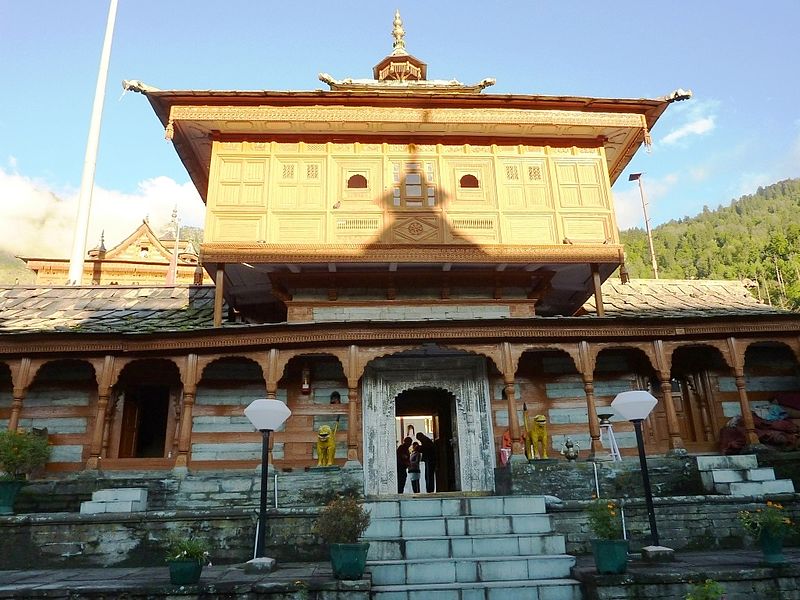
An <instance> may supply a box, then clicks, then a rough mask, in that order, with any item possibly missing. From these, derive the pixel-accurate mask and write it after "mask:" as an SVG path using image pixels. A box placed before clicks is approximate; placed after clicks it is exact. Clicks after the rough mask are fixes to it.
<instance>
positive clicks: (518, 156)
mask: <svg viewBox="0 0 800 600" xmlns="http://www.w3.org/2000/svg"><path fill="white" fill-rule="evenodd" d="M205 232H206V234H205V235H206V237H205V242H206V244H208V245H213V244H215V243H219V242H221V243H231V242H245V243H252V242H259V241H262V242H267V243H270V244H279V245H280V244H287V245H295V244H349V243H372V244H378V245H380V244H411V245H415V244H478V245H480V244H501V245H502V244H508V245H515V244H525V245H532V244H536V245H539V244H541V245H550V244H551V245H561V244H563V243H564V240H565V239H567V240H569V241H571V242H579V243H580V242H588V243H603V242H608V243H614V244H616V243H618V233H617V230H616V226H615V220H614V212H613V206H612V202H611V194H610V186H609V181H608V175H607V169H606V164H605V154H604V150H603V148H602V147H596V148H586V147H574V146H573V147H547V146H526V145H519V144H517V145H497V144H492V145H478V146H476V145H470V144H463V145H458V146H456V145H446V144H420V145H417V144H388V143H383V144H379V143H360V142H352V143H332V142H328V143H304V142H292V143H287V142H215V143H214V147H213V158H212V161H211V174H210V182H209V193H208V212H207V217H206V228H205Z"/></svg>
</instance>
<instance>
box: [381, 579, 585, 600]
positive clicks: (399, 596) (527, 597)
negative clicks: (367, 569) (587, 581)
mask: <svg viewBox="0 0 800 600" xmlns="http://www.w3.org/2000/svg"><path fill="white" fill-rule="evenodd" d="M370 594H371V598H372V599H373V600H582V598H583V596H582V595H581V588H580V583H578V582H577V581H575V580H574V579H540V580H537V581H502V582H493V581H485V582H476V583H465V584H461V585H453V584H425V585H387V586H376V585H373V586H372V588H371V589H370Z"/></svg>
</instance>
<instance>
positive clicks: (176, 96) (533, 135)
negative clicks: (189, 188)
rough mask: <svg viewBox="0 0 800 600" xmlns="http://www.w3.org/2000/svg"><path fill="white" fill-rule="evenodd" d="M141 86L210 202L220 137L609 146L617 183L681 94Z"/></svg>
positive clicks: (608, 156) (608, 150) (607, 154)
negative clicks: (213, 150)
mask: <svg viewBox="0 0 800 600" xmlns="http://www.w3.org/2000/svg"><path fill="white" fill-rule="evenodd" d="M136 89H137V90H139V91H142V93H144V94H145V95H146V96H147V98H148V100H149V101H150V103H151V105H152V106H153V109H154V110H155V112H156V115H157V116H158V118H159V119H160V120H161V122H162V124H163V125H164V127H165V129H166V131H167V135H168V137H170V138H171V139H172V141H173V143H174V144H175V149H176V151H177V152H178V155H179V156H180V158H181V160H182V161H183V163H184V165H185V167H186V169H187V170H188V172H189V174H190V176H191V178H192V180H193V181H194V183H195V185H196V186H197V189H198V191H199V192H200V195H201V197H203V199H205V198H206V195H207V191H208V173H209V166H210V161H211V144H212V140H214V139H229V140H262V141H265V140H272V139H281V138H287V137H288V138H291V139H296V140H308V139H312V138H314V139H316V140H317V141H319V140H320V139H328V140H330V139H334V138H335V139H337V140H340V139H344V140H347V139H353V140H358V139H370V140H373V141H374V140H387V139H390V138H391V137H392V136H406V137H408V136H414V137H415V138H417V139H419V138H420V136H428V139H431V140H432V139H437V140H440V141H446V140H447V139H454V138H458V139H461V140H463V139H474V140H476V141H477V140H480V141H481V143H484V144H485V143H500V142H502V141H503V140H513V143H522V141H523V140H524V141H526V142H527V143H530V144H539V145H541V144H543V143H544V144H551V145H555V144H559V143H560V144H562V145H570V144H573V145H579V146H580V145H594V146H598V145H602V146H603V147H604V148H605V152H606V157H607V160H608V165H609V176H610V179H611V182H612V183H613V182H614V181H615V180H616V178H617V177H619V175H620V174H621V173H622V171H623V170H624V168H625V166H626V165H627V164H628V162H629V161H630V160H631V158H632V157H633V154H634V153H635V152H636V150H637V149H638V148H639V146H640V145H641V144H642V143H643V142H645V141H646V140H647V139H649V131H650V130H651V129H652V128H653V126H654V125H655V123H656V121H657V120H658V118H659V117H660V116H661V114H663V112H664V111H665V110H666V108H667V106H668V105H669V104H670V102H671V101H672V100H670V99H603V98H586V97H572V96H532V95H510V94H509V95H500V94H480V93H475V94H451V93H429V92H425V93H418V92H415V91H413V88H410V89H411V91H409V92H408V93H400V94H384V93H376V92H375V91H372V90H370V91H364V92H361V91H347V92H342V91H321V90H318V91H309V92H279V91H162V90H155V89H154V88H148V87H147V86H143V87H140V88H136ZM315 136H316V138H315ZM461 143H463V142H461Z"/></svg>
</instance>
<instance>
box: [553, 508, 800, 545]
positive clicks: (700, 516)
mask: <svg viewBox="0 0 800 600" xmlns="http://www.w3.org/2000/svg"><path fill="white" fill-rule="evenodd" d="M781 502H782V503H783V505H784V506H785V510H786V513H787V516H790V517H792V518H793V519H794V520H795V521H798V520H800V494H792V495H790V496H786V497H785V498H783V499H782V500H781ZM589 504H590V501H568V502H558V503H554V502H551V503H548V506H547V512H548V513H551V514H552V515H553V529H554V530H555V531H556V532H558V533H561V534H563V535H564V536H566V541H567V552H568V553H570V554H586V553H589V552H591V547H590V544H589V540H591V539H592V537H593V535H592V533H591V531H590V530H589V525H588V522H587V519H586V512H585V511H586V507H587V506H588V505H589ZM654 504H655V514H656V525H657V527H658V533H659V536H660V538H661V539H660V541H661V544H662V545H665V546H668V547H670V548H673V549H675V550H679V551H680V550H686V551H690V550H715V549H731V548H744V547H748V546H750V545H752V543H753V541H752V540H751V539H750V538H749V537H748V536H747V534H746V533H745V531H744V529H743V528H742V527H741V525H740V524H739V520H738V514H739V511H742V510H749V511H753V510H756V509H757V508H759V507H761V506H763V505H764V502H763V501H761V500H755V499H754V498H751V497H742V498H735V497H731V496H683V497H666V498H654ZM623 508H624V516H625V523H626V530H627V531H628V538H629V539H630V545H631V549H632V550H633V551H638V550H639V549H640V548H641V547H642V546H645V545H648V544H649V539H648V536H649V533H650V526H649V523H648V517H647V509H646V507H645V504H644V500H643V499H642V498H631V499H628V500H626V501H625V503H624V506H623ZM786 544H787V545H800V535H798V532H797V531H795V532H793V534H791V535H790V536H788V537H787V538H786Z"/></svg>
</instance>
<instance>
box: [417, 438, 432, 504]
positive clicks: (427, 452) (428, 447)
mask: <svg viewBox="0 0 800 600" xmlns="http://www.w3.org/2000/svg"><path fill="white" fill-rule="evenodd" d="M417 441H418V442H419V446H420V452H421V453H422V462H423V463H425V491H426V492H428V493H429V494H432V493H433V492H434V490H435V488H436V447H435V446H434V445H433V440H432V439H431V438H429V437H428V436H427V435H425V434H424V433H422V432H421V431H420V432H419V433H418V434H417Z"/></svg>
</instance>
